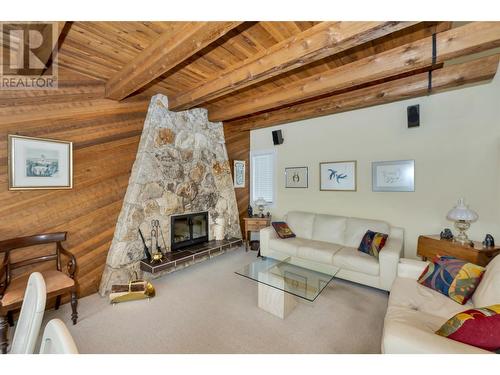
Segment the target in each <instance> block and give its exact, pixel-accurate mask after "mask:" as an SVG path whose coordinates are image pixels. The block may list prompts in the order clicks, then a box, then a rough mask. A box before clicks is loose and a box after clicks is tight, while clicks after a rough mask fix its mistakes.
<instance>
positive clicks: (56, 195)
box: [0, 76, 150, 296]
mask: <svg viewBox="0 0 500 375" xmlns="http://www.w3.org/2000/svg"><path fill="white" fill-rule="evenodd" d="M83 79H84V80H82V79H81V78H79V79H74V78H72V77H71V76H69V77H68V78H65V77H64V76H63V77H62V81H61V82H60V85H59V86H60V87H59V89H58V90H51V91H0V238H1V239H7V238H12V237H19V236H25V235H31V234H35V233H43V232H54V231H67V232H68V240H67V241H66V243H65V247H66V248H67V249H68V250H69V251H71V252H72V253H73V254H74V255H75V256H76V258H77V263H78V270H77V281H78V283H79V288H80V290H79V292H80V296H85V295H88V294H92V293H94V292H96V291H97V289H98V286H99V281H100V278H101V274H102V271H103V267H104V264H105V261H106V256H107V253H108V249H109V246H110V244H111V240H112V238H113V233H114V229H115V224H116V220H117V217H118V214H119V212H120V209H121V205H122V200H123V197H124V195H125V191H126V188H127V185H128V180H129V175H130V171H131V167H132V164H133V162H134V160H135V156H136V152H137V147H138V143H139V138H140V135H141V132H142V127H143V124H144V119H145V115H146V112H147V108H148V105H149V100H150V98H149V97H136V98H131V99H127V100H126V101H123V102H116V101H112V100H107V99H103V97H104V83H103V82H100V81H95V80H88V81H86V80H85V78H83ZM7 134H19V135H26V136H33V137H42V138H54V139H61V140H67V141H73V142H74V144H73V147H74V158H73V170H74V179H73V186H74V187H73V189H72V190H34V191H9V190H8V171H7ZM26 251H29V249H27V250H26ZM0 258H2V257H1V256H0Z"/></svg>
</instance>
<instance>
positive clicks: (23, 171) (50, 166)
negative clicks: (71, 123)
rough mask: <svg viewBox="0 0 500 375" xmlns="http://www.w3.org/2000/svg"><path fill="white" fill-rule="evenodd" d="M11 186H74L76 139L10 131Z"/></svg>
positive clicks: (17, 188) (36, 187)
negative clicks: (63, 139) (32, 135)
mask: <svg viewBox="0 0 500 375" xmlns="http://www.w3.org/2000/svg"><path fill="white" fill-rule="evenodd" d="M8 138H9V139H8V142H9V190H35V189H71V188H72V187H73V143H72V142H66V141H59V140H55V139H44V138H33V137H23V136H19V135H9V137H8Z"/></svg>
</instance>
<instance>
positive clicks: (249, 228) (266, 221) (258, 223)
mask: <svg viewBox="0 0 500 375" xmlns="http://www.w3.org/2000/svg"><path fill="white" fill-rule="evenodd" d="M243 220H244V222H245V228H244V229H245V251H248V244H249V242H250V234H251V233H252V232H258V231H260V230H261V229H263V228H266V227H268V226H270V225H271V218H270V217H256V216H254V217H244V218H243ZM259 254H260V251H259Z"/></svg>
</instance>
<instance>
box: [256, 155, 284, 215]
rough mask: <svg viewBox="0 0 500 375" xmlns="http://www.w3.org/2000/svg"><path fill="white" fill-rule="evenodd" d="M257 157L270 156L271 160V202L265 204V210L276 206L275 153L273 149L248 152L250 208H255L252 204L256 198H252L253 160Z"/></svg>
mask: <svg viewBox="0 0 500 375" xmlns="http://www.w3.org/2000/svg"><path fill="white" fill-rule="evenodd" d="M259 155H272V158H273V180H272V181H273V189H272V190H273V201H272V203H269V202H268V204H267V206H266V208H273V207H275V206H276V199H277V178H276V177H277V176H276V171H277V165H278V164H277V159H278V158H277V152H276V150H275V149H266V150H253V151H250V204H251V205H252V206H255V204H254V202H255V200H256V199H258V197H254V168H255V166H254V162H253V159H254V157H255V156H259Z"/></svg>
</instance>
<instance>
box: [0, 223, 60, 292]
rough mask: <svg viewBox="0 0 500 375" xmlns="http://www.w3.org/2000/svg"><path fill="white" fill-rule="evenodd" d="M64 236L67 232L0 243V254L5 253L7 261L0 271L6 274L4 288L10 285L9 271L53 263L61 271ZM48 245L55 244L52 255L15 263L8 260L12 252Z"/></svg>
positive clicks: (13, 239)
mask: <svg viewBox="0 0 500 375" xmlns="http://www.w3.org/2000/svg"><path fill="white" fill-rule="evenodd" d="M66 235H67V232H56V233H44V234H36V235H34V236H26V237H18V238H11V239H8V240H4V241H0V253H2V252H5V253H6V256H5V258H6V260H7V261H6V262H5V261H4V264H5V263H6V264H5V266H6V269H5V270H3V271H2V272H6V285H5V287H7V286H8V285H9V283H10V279H11V271H12V270H14V269H16V268H21V267H25V266H29V265H32V264H36V263H41V262H47V261H55V262H56V268H57V270H58V271H61V251H64V248H63V246H62V243H61V242H62V241H65V240H66ZM50 243H55V244H56V248H55V252H54V253H53V254H48V255H42V256H37V257H31V258H24V259H23V260H20V261H17V262H11V260H10V253H11V252H12V251H13V250H16V249H21V248H25V247H30V246H37V245H44V244H50ZM2 277H3V276H2ZM1 294H2V292H1V291H0V295H1Z"/></svg>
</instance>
